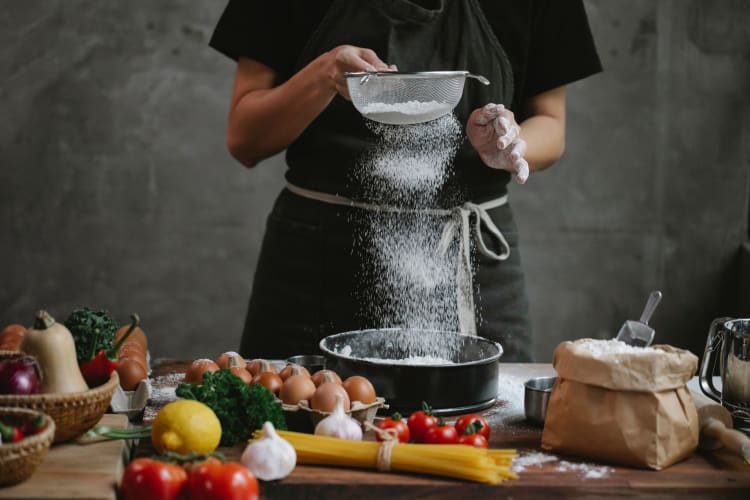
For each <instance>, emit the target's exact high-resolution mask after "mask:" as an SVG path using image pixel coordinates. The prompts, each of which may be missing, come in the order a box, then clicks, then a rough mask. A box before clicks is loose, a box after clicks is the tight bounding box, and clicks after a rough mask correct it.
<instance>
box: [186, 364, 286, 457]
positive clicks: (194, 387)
mask: <svg viewBox="0 0 750 500" xmlns="http://www.w3.org/2000/svg"><path fill="white" fill-rule="evenodd" d="M176 393H177V395H178V396H180V397H181V398H185V399H194V400H196V401H200V402H201V403H204V404H206V405H207V406H208V407H210V408H211V409H212V410H213V411H214V413H215V414H216V416H217V417H219V421H220V422H221V445H222V446H231V445H234V444H237V443H241V442H245V441H247V440H248V439H250V437H251V436H252V434H253V431H255V430H256V429H260V428H261V427H262V426H263V423H264V422H266V421H268V422H271V423H272V424H273V426H274V427H275V428H277V429H286V422H285V421H284V413H283V412H282V411H281V405H280V404H279V403H278V402H277V401H276V399H275V398H274V395H273V393H272V392H271V391H269V390H268V389H266V388H265V387H263V386H262V385H260V384H253V385H246V384H245V382H243V381H242V379H240V378H239V377H238V376H236V375H234V374H233V373H232V372H231V371H230V370H229V369H228V368H222V369H221V370H219V371H216V372H213V373H211V372H206V373H204V374H203V384H202V385H198V384H195V383H185V382H182V383H180V384H179V385H178V386H177V391H176Z"/></svg>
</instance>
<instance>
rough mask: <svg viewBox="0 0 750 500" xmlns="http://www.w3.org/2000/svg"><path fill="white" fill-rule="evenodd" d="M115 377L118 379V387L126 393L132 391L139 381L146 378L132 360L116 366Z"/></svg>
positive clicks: (144, 371)
mask: <svg viewBox="0 0 750 500" xmlns="http://www.w3.org/2000/svg"><path fill="white" fill-rule="evenodd" d="M117 375H118V376H119V377H120V387H122V388H123V390H126V391H134V390H135V388H136V387H138V384H139V383H140V382H141V380H144V379H145V378H146V377H147V376H148V375H147V374H146V370H145V369H144V368H143V367H142V366H141V364H140V363H138V362H137V361H135V360H132V359H126V360H123V361H120V362H119V363H118V364H117Z"/></svg>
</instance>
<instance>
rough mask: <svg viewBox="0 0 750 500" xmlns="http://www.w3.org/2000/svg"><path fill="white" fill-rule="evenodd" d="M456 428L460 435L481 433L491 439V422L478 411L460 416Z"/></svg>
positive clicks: (485, 437)
mask: <svg viewBox="0 0 750 500" xmlns="http://www.w3.org/2000/svg"><path fill="white" fill-rule="evenodd" d="M470 426H472V427H473V430H472V429H469V427H470ZM456 430H457V431H458V435H459V436H463V435H464V434H481V435H482V436H484V439H486V440H487V441H488V442H489V440H490V424H488V423H487V420H485V418H484V417H483V416H481V415H477V414H476V413H469V414H468V415H463V416H462V417H459V419H458V420H456ZM467 431H468V432H467Z"/></svg>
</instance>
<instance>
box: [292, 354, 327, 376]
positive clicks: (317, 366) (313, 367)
mask: <svg viewBox="0 0 750 500" xmlns="http://www.w3.org/2000/svg"><path fill="white" fill-rule="evenodd" d="M286 362H287V363H290V364H292V365H299V366H302V367H304V368H305V369H306V370H307V371H309V372H310V373H311V374H313V373H315V372H317V371H320V370H323V369H324V368H325V367H326V358H325V357H324V356H321V355H320V354H298V355H297V356H292V357H290V358H286Z"/></svg>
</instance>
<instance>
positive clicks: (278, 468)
mask: <svg viewBox="0 0 750 500" xmlns="http://www.w3.org/2000/svg"><path fill="white" fill-rule="evenodd" d="M240 462H241V463H242V465H244V466H245V467H246V468H247V469H248V470H249V471H250V472H252V473H253V475H254V476H255V477H257V478H258V479H262V480H263V481H273V480H274V479H282V478H285V477H286V476H288V475H289V474H291V473H292V471H293V470H294V466H295V465H296V464H297V453H296V452H295V451H294V447H293V446H292V445H291V444H289V442H288V441H286V440H285V439H282V438H281V437H279V435H278V434H276V429H274V428H273V424H272V423H271V422H266V423H264V424H263V436H262V437H260V438H259V439H256V440H254V441H253V442H251V443H250V444H248V445H247V447H246V448H245V451H243V452H242V457H241V458H240Z"/></svg>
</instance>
